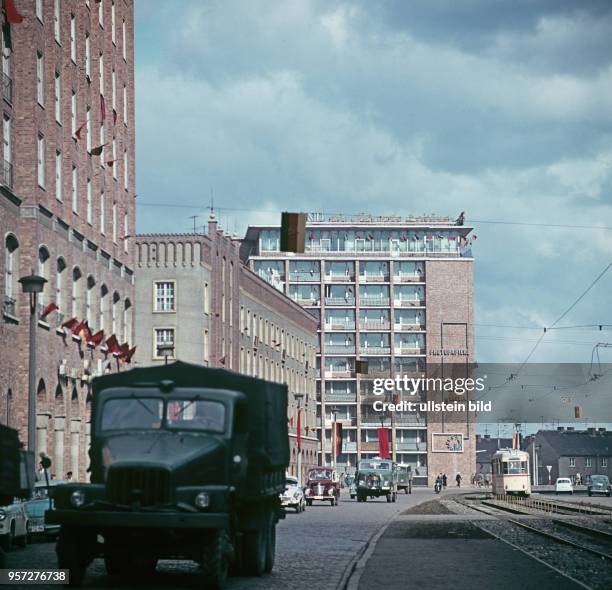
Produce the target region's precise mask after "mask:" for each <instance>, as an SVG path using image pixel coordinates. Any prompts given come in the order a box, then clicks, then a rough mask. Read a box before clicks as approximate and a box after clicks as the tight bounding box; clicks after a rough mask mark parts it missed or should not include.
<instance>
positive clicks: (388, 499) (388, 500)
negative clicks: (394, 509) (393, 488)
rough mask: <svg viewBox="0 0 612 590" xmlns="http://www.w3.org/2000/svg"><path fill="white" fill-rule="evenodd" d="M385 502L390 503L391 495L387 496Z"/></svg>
mask: <svg viewBox="0 0 612 590" xmlns="http://www.w3.org/2000/svg"><path fill="white" fill-rule="evenodd" d="M387 502H391V494H387Z"/></svg>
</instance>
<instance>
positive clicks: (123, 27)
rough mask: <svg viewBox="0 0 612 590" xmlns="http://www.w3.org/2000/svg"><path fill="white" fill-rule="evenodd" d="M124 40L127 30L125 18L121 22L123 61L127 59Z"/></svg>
mask: <svg viewBox="0 0 612 590" xmlns="http://www.w3.org/2000/svg"><path fill="white" fill-rule="evenodd" d="M126 40H127V31H126V24H125V19H123V22H122V23H121V52H122V53H123V59H124V60H125V61H127V44H126Z"/></svg>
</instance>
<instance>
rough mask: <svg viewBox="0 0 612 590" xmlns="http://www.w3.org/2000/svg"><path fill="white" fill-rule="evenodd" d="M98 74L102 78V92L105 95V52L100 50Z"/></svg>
mask: <svg viewBox="0 0 612 590" xmlns="http://www.w3.org/2000/svg"><path fill="white" fill-rule="evenodd" d="M98 70H99V72H98V74H99V78H100V94H101V95H102V96H104V54H103V53H102V52H100V58H99V60H98Z"/></svg>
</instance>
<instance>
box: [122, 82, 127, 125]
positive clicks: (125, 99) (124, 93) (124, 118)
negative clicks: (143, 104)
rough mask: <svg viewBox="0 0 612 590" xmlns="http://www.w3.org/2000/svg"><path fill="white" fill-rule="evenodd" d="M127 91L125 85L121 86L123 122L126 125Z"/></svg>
mask: <svg viewBox="0 0 612 590" xmlns="http://www.w3.org/2000/svg"><path fill="white" fill-rule="evenodd" d="M127 113H128V91H127V86H126V85H124V86H123V122H124V123H125V124H126V125H127V123H128V116H127Z"/></svg>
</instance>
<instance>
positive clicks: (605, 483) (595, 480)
mask: <svg viewBox="0 0 612 590" xmlns="http://www.w3.org/2000/svg"><path fill="white" fill-rule="evenodd" d="M587 493H588V494H589V496H592V495H593V494H605V495H606V496H608V498H609V497H610V495H611V493H612V486H610V480H609V479H608V476H607V475H591V476H589V478H588V480H587Z"/></svg>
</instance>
